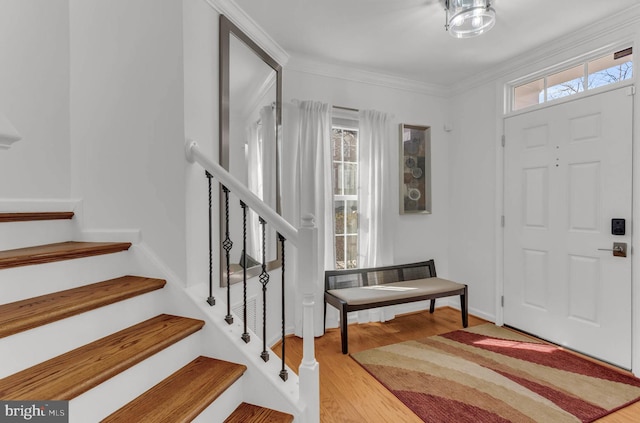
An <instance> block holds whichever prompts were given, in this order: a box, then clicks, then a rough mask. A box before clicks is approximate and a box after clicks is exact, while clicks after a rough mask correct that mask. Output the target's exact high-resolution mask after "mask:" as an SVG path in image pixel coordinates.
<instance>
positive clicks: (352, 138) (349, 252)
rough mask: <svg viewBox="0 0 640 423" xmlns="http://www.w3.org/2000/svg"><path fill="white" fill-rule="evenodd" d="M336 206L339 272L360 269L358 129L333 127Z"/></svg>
mask: <svg viewBox="0 0 640 423" xmlns="http://www.w3.org/2000/svg"><path fill="white" fill-rule="evenodd" d="M331 151H332V156H333V178H332V179H333V206H334V221H335V230H334V233H335V238H334V239H335V243H334V245H335V256H336V269H350V268H354V267H358V129H357V128H349V127H344V126H335V125H334V126H333V127H332V129H331Z"/></svg>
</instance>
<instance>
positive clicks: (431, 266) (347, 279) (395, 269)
mask: <svg viewBox="0 0 640 423" xmlns="http://www.w3.org/2000/svg"><path fill="white" fill-rule="evenodd" d="M435 276H436V264H435V262H434V261H433V260H428V261H421V262H418V263H410V264H398V265H393V266H384V267H370V268H366V269H341V270H327V271H325V272H324V289H325V290H329V289H342V288H357V287H360V286H371V285H382V284H385V283H392V282H401V281H409V280H413V279H424V278H433V277H435Z"/></svg>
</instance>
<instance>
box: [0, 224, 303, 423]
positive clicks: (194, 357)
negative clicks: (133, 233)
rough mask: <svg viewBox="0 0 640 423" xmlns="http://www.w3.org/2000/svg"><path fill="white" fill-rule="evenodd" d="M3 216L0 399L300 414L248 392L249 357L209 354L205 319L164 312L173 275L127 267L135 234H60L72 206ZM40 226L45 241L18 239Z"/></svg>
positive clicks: (271, 418)
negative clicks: (124, 237)
mask: <svg viewBox="0 0 640 423" xmlns="http://www.w3.org/2000/svg"><path fill="white" fill-rule="evenodd" d="M33 222H37V225H38V226H35V227H34V226H30V225H33V224H34V223H33ZM43 222H46V223H45V226H42V225H43ZM0 225H11V227H10V228H9V229H8V230H7V231H3V230H2V229H3V228H0V234H3V233H4V234H5V236H7V234H9V237H10V238H14V237H15V238H16V241H15V245H18V246H19V247H18V248H9V249H5V250H4V251H0V299H1V300H0V302H2V303H3V304H2V305H0V362H2V363H3V365H2V366H1V367H0V400H66V401H69V421H71V422H81V423H86V422H97V421H103V422H168V423H174V422H188V421H208V422H223V421H224V422H249V423H250V422H272V423H278V422H291V421H293V416H291V415H290V414H286V413H282V412H278V411H275V410H270V409H266V408H263V407H258V406H255V405H251V404H247V403H245V402H242V390H243V388H242V386H243V385H242V380H243V378H246V377H247V376H243V375H244V374H245V371H246V370H247V367H246V366H245V365H243V364H236V363H231V362H228V361H223V360H219V359H216V358H211V357H207V356H204V355H203V354H202V351H203V350H205V349H204V348H203V345H204V339H203V335H202V328H203V326H204V325H205V321H203V320H201V319H197V318H192V317H186V316H178V315H172V314H169V313H167V312H166V309H167V308H169V307H167V304H170V301H171V298H167V297H168V295H167V294H165V293H164V292H165V291H166V287H165V285H166V281H165V280H162V279H158V278H151V277H144V276H134V275H131V274H130V273H131V272H132V270H133V271H135V265H134V264H133V263H132V260H131V257H130V254H131V253H130V251H129V250H130V248H131V244H130V243H127V242H74V241H68V240H67V239H61V238H64V237H69V236H73V234H75V233H77V228H75V227H74V222H73V213H71V212H64V213H60V212H55V213H0ZM5 227H6V226H5ZM34 229H35V230H36V231H38V232H40V233H41V234H42V236H41V237H40V238H41V239H45V240H46V241H45V242H46V244H44V245H39V244H37V243H36V244H34V245H30V246H24V245H22V244H24V242H25V239H27V240H29V241H28V242H34V243H35V242H37V241H36V240H35V239H34V236H33V232H34ZM21 233H24V234H25V237H21V236H16V235H18V234H21ZM27 234H28V235H27ZM0 238H2V237H0ZM35 238H38V237H37V236H36V237H35ZM10 244H11V240H7V239H6V238H5V239H4V240H3V241H2V242H1V243H0V245H2V246H5V245H10ZM221 402H222V403H224V405H219V404H220V403H221ZM230 403H233V405H231V406H230V405H229V404H230ZM236 404H237V405H238V407H237V408H236V409H235V411H233V412H232V413H231V414H230V415H228V413H226V412H225V411H223V410H226V409H229V408H231V409H232V408H233V406H235V405H236Z"/></svg>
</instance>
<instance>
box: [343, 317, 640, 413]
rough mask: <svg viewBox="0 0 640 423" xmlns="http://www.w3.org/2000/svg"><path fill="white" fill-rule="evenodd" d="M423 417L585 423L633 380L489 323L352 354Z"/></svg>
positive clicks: (621, 397)
mask: <svg viewBox="0 0 640 423" xmlns="http://www.w3.org/2000/svg"><path fill="white" fill-rule="evenodd" d="M351 356H352V357H353V358H354V359H355V360H356V361H357V362H358V363H360V365H361V366H363V367H364V368H365V369H366V370H367V371H368V372H369V373H371V375H373V376H374V377H375V378H376V379H378V380H379V381H380V382H381V383H382V384H383V385H385V386H386V388H387V389H389V390H390V391H391V392H392V393H393V394H394V395H395V396H396V397H398V398H399V399H400V401H402V402H403V403H405V404H406V405H407V406H408V407H409V408H410V409H411V410H412V411H413V412H414V413H415V414H416V415H418V416H419V417H420V418H421V419H422V420H424V421H425V422H446V423H450V422H456V423H462V422H473V423H484V422H492V423H494V422H517V423H525V422H544V423H547V422H553V423H561V422H592V421H594V420H596V419H598V418H600V417H603V416H605V415H607V414H609V413H612V412H613V411H616V410H618V409H620V408H622V407H625V406H627V405H629V404H631V403H633V402H636V401H638V400H639V399H640V379H636V378H634V377H632V376H629V375H627V374H626V373H622V372H618V371H616V370H613V369H610V368H608V367H605V366H602V365H600V364H597V363H594V362H592V361H589V360H585V359H583V358H581V357H578V356H576V355H575V354H572V353H570V352H567V351H564V350H563V349H561V348H558V347H556V346H553V345H549V344H546V343H544V342H538V341H535V340H532V339H531V338H529V337H526V336H524V335H520V334H518V333H516V332H513V331H510V330H508V329H504V328H500V327H497V326H495V325H493V324H485V325H480V326H475V327H472V328H468V329H465V330H458V331H454V332H450V333H446V334H443V335H438V336H432V337H429V338H427V339H423V340H418V341H408V342H402V343H399V344H393V345H388V346H384V347H380V348H374V349H371V350H366V351H362V352H359V353H355V354H352V355H351Z"/></svg>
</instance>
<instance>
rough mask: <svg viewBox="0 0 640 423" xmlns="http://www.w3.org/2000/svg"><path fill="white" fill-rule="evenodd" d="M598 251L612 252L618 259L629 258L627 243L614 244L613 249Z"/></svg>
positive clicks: (599, 249) (600, 249)
mask: <svg viewBox="0 0 640 423" xmlns="http://www.w3.org/2000/svg"><path fill="white" fill-rule="evenodd" d="M598 251H612V252H613V255H614V256H616V257H626V256H627V243H626V242H614V243H613V248H598Z"/></svg>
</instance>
